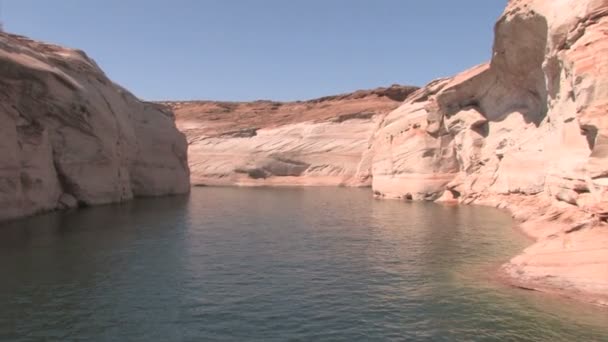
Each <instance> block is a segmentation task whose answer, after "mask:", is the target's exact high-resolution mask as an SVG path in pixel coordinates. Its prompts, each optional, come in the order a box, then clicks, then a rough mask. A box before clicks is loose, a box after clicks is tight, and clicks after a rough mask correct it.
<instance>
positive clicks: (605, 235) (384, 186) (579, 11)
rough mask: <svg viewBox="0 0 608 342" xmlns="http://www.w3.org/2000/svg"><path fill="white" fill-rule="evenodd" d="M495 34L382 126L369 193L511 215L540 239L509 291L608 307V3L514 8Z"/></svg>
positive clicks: (518, 3) (518, 262)
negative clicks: (468, 64)
mask: <svg viewBox="0 0 608 342" xmlns="http://www.w3.org/2000/svg"><path fill="white" fill-rule="evenodd" d="M495 33H496V38H495V42H494V53H493V57H492V60H491V62H490V63H489V64H484V65H480V66H478V67H475V68H473V69H471V70H469V71H466V72H464V73H462V74H460V75H457V76H455V77H453V78H449V79H442V80H437V81H435V82H433V83H431V84H429V85H428V86H426V87H425V88H424V89H421V90H419V91H418V92H417V93H415V94H414V95H412V96H411V97H409V98H408V99H407V100H406V101H405V103H404V104H403V105H402V106H401V107H399V108H398V109H396V110H395V111H393V112H392V113H390V114H389V115H388V116H387V117H386V118H385V120H384V121H383V123H382V124H381V127H380V129H379V130H378V132H377V133H376V134H375V138H374V143H373V154H374V161H373V168H372V173H373V188H374V191H375V193H376V195H377V196H380V197H390V198H408V199H426V200H436V199H439V200H440V201H446V200H447V201H458V202H461V203H479V204H490V205H496V206H499V207H503V208H509V209H510V210H511V211H512V212H513V213H514V215H515V217H516V218H517V219H519V220H521V221H522V222H523V225H522V227H523V228H524V230H525V231H526V232H527V233H528V234H530V235H531V236H533V237H534V238H536V239H537V240H538V242H537V243H536V244H535V245H534V246H532V247H530V248H529V249H527V250H526V251H525V252H524V253H523V254H522V255H521V256H518V257H516V258H514V259H513V260H511V262H510V263H509V264H507V265H505V266H504V271H505V272H506V273H507V274H508V275H509V276H510V277H511V279H512V280H513V282H515V283H516V284H518V285H521V286H524V287H527V288H534V289H539V290H543V291H556V292H562V293H565V294H567V295H575V296H582V297H584V298H586V299H589V300H593V301H595V302H598V303H604V304H608V226H607V225H606V219H607V218H608V120H607V118H608V115H607V110H608V53H607V50H608V0H586V1H582V0H559V1H546V0H512V1H510V3H509V5H508V7H507V9H506V11H505V13H504V15H503V16H502V17H501V18H500V20H499V21H498V23H497V25H496V28H495Z"/></svg>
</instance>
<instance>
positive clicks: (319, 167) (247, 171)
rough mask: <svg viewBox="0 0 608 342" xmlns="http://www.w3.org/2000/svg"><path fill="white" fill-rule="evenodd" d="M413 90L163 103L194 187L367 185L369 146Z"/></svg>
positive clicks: (392, 88)
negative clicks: (180, 136)
mask: <svg viewBox="0 0 608 342" xmlns="http://www.w3.org/2000/svg"><path fill="white" fill-rule="evenodd" d="M416 89H417V88H415V87H405V86H391V87H389V88H378V89H374V90H367V91H357V92H354V93H350V94H343V95H337V96H328V97H324V98H320V99H315V100H310V101H298V102H272V101H256V102H213V101H190V102H165V103H164V105H166V106H168V107H170V108H171V109H173V110H174V111H175V113H176V116H177V125H178V128H179V129H180V130H182V131H183V132H184V133H185V134H186V135H187V137H188V142H189V161H190V169H191V170H192V183H193V185H238V186H259V185H264V186H268V185H270V186H286V185H290V186H293V185H298V186H300V185H301V186H329V185H332V186H370V185H371V155H370V154H369V152H370V147H371V142H372V141H371V139H372V137H373V134H374V132H375V131H376V129H377V128H378V125H379V124H380V122H381V121H382V117H383V116H384V115H386V114H387V113H388V112H390V111H391V110H393V109H395V108H396V107H398V106H399V104H400V103H401V102H402V101H403V100H404V99H405V98H406V97H407V96H408V95H409V94H411V93H412V92H413V91H415V90H416Z"/></svg>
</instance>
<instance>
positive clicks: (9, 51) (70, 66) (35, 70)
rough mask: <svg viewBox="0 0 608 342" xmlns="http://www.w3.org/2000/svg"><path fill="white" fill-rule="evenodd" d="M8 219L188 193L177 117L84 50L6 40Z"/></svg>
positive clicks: (3, 202) (3, 94)
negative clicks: (113, 77)
mask: <svg viewBox="0 0 608 342" xmlns="http://www.w3.org/2000/svg"><path fill="white" fill-rule="evenodd" d="M0 120H1V121H2V125H0V136H2V140H1V143H0V220H6V219H12V218H17V217H23V216H27V215H32V214H35V213H39V212H44V211H49V210H55V209H61V208H68V207H75V206H78V205H93V204H102V203H111V202H119V201H124V200H128V199H131V198H133V197H134V196H156V195H166V194H175V193H185V192H188V190H189V179H188V175H189V171H188V165H187V155H186V150H187V143H186V139H185V138H184V136H183V134H181V133H180V132H179V131H177V129H176V128H175V123H174V117H173V114H172V113H171V112H170V111H167V110H166V109H162V108H160V107H159V106H158V105H155V104H151V103H146V102H142V101H139V100H138V99H137V98H135V97H134V96H133V95H132V94H130V93H129V92H128V91H126V90H124V89H123V88H121V87H119V86H117V85H115V84H114V83H112V82H111V81H110V80H109V79H108V78H107V77H106V76H105V74H104V73H103V71H102V70H101V69H100V68H99V67H98V66H97V65H96V64H95V62H94V61H93V60H91V59H90V58H88V57H87V56H86V55H85V54H84V52H82V51H79V50H73V49H68V48H63V47H59V46H56V45H51V44H45V43H41V42H37V41H33V40H30V39H27V38H25V37H21V36H15V35H10V34H5V33H0Z"/></svg>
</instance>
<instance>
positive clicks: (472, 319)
mask: <svg viewBox="0 0 608 342" xmlns="http://www.w3.org/2000/svg"><path fill="white" fill-rule="evenodd" d="M510 226H511V220H510V218H509V217H508V215H506V214H505V213H503V212H500V211H497V210H494V209H490V208H479V207H449V206H440V205H433V204H425V203H403V202H396V201H395V202H393V201H376V200H373V199H372V198H371V195H370V194H369V192H368V191H365V190H358V189H322V188H313V189H230V188H225V189H223V188H202V189H194V190H193V193H192V194H191V196H190V197H189V198H188V197H171V198H163V199H146V200H138V201H135V202H132V203H128V204H125V205H121V206H104V207H97V208H90V209H86V210H82V211H76V212H70V213H59V214H51V215H45V216H40V217H35V218H32V219H28V220H22V221H19V222H13V223H10V224H5V225H4V226H1V227H0V279H2V280H1V281H0V303H2V305H1V306H0V340H7V341H38V340H75V339H82V340H101V341H200V340H205V341H213V340H217V341H232V340H237V341H238V340H247V341H272V340H276V341H285V340H302V341H309V340H342V341H354V340H355V341H356V340H361V341H369V340H382V341H384V340H432V341H441V340H445V341H452V340H489V341H491V340H496V341H504V340H529V341H572V340H578V341H581V340H585V341H594V340H595V341H601V340H608V313H607V312H606V311H605V310H601V309H598V308H594V307H590V306H586V305H579V304H577V303H574V302H570V301H565V300H561V299H556V298H552V297H547V296H543V295H539V294H535V293H529V292H525V291H519V290H514V289H510V288H507V287H503V286H500V285H497V284H494V283H492V282H491V281H489V280H488V279H489V278H490V277H489V276H488V273H489V272H488V270H492V269H495V266H496V265H498V264H499V263H500V262H502V261H505V260H507V259H508V258H509V257H510V256H512V255H514V254H515V253H517V252H518V251H519V250H521V249H522V248H523V247H524V246H525V245H526V244H527V243H528V242H527V241H526V240H524V238H523V237H522V236H520V235H519V234H517V233H516V232H514V231H513V230H512V229H511V227H510Z"/></svg>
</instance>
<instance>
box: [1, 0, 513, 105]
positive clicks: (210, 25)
mask: <svg viewBox="0 0 608 342" xmlns="http://www.w3.org/2000/svg"><path fill="white" fill-rule="evenodd" d="M0 2H2V19H3V21H4V23H5V26H6V29H7V30H8V31H10V32H14V33H19V34H23V35H27V36H30V37H33V38H36V39H42V40H46V41H50V42H54V43H59V44H62V45H67V46H70V47H76V48H80V49H83V50H85V51H86V52H87V53H88V54H89V55H90V56H91V57H93V58H94V59H95V60H96V61H97V62H98V63H99V64H100V66H101V67H102V68H103V69H104V70H105V71H106V73H107V74H108V75H109V76H110V77H111V78H112V79H113V80H114V81H116V82H117V83H119V84H121V85H123V86H125V87H126V88H128V89H130V90H131V91H133V92H134V93H135V94H136V95H138V96H139V97H141V98H144V99H148V100H160V99H217V100H253V99H276V100H294V99H307V98H314V97H319V96H323V95H330V94H335V93H342V92H347V91H352V90H356V89H364V88H374V87H378V86H384V85H390V84H392V83H401V84H413V85H424V84H426V83H427V82H429V81H431V80H432V79H435V78H437V77H443V76H449V75H452V74H454V73H456V72H459V71H462V70H464V69H466V68H468V67H471V66H473V65H476V64H479V63H481V62H484V61H486V60H488V59H489V58H490V55H491V46H492V39H493V34H492V29H493V25H494V22H495V21H496V19H497V18H498V16H499V15H500V13H501V12H502V10H503V8H504V6H505V5H506V2H507V1H506V0H462V1H455V0H423V1H420V0H0Z"/></svg>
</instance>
